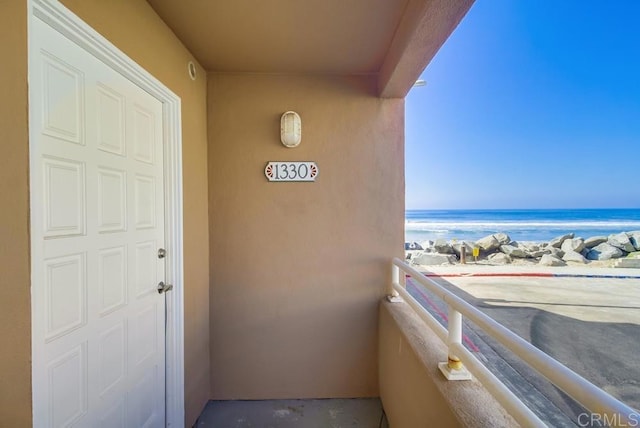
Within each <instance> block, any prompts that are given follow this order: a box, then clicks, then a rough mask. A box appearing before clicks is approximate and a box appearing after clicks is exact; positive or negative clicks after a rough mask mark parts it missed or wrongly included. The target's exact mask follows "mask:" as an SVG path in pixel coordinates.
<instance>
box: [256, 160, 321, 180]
mask: <svg viewBox="0 0 640 428" xmlns="http://www.w3.org/2000/svg"><path fill="white" fill-rule="evenodd" d="M264 175H265V176H266V177H267V179H268V180H269V181H316V177H317V176H318V165H316V163H315V162H269V163H268V164H267V166H266V167H265V168H264Z"/></svg>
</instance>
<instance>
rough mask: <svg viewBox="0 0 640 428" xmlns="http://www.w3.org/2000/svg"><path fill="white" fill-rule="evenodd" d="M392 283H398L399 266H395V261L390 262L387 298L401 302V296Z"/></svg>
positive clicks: (394, 301)
mask: <svg viewBox="0 0 640 428" xmlns="http://www.w3.org/2000/svg"><path fill="white" fill-rule="evenodd" d="M394 284H398V285H400V268H399V267H398V266H396V264H395V263H393V262H391V284H390V285H389V289H388V290H387V300H388V301H390V302H392V303H398V302H402V298H401V297H400V295H399V294H398V292H397V291H396V290H395V289H394V288H393V285H394Z"/></svg>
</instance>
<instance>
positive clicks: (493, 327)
mask: <svg viewBox="0 0 640 428" xmlns="http://www.w3.org/2000/svg"><path fill="white" fill-rule="evenodd" d="M401 272H402V273H404V275H403V278H402V281H401ZM407 276H408V277H411V278H412V279H413V280H414V281H416V282H418V283H419V284H421V285H423V286H424V287H425V288H427V289H428V290H429V291H431V292H432V293H433V294H434V295H436V296H438V297H439V298H440V299H442V300H443V301H444V302H445V303H446V304H447V307H448V311H449V323H448V329H447V328H445V327H443V326H442V325H441V324H440V323H439V322H438V321H437V320H436V319H435V318H434V317H433V316H432V315H431V314H430V313H429V312H428V311H427V310H426V309H425V308H424V307H423V306H422V305H421V304H420V303H419V302H418V301H417V300H416V299H415V298H413V296H411V295H410V294H409V293H408V292H407V290H406V277H407ZM398 296H399V297H402V299H403V300H404V301H405V302H406V303H407V304H408V305H409V306H411V307H412V308H413V310H414V311H415V312H416V313H417V315H418V316H419V317H420V318H421V319H422V320H424V321H425V323H426V324H427V325H428V326H429V327H430V328H431V329H432V330H433V331H434V332H435V334H436V335H437V336H438V337H439V338H440V339H441V340H442V341H443V342H445V343H446V344H447V346H448V353H449V356H448V357H449V358H448V361H447V362H446V363H441V364H439V366H440V369H441V371H443V373H444V374H445V376H447V378H449V379H451V380H455V379H456V378H465V377H466V375H467V374H468V373H469V372H470V373H471V374H473V375H474V376H475V377H476V379H478V381H479V382H480V383H482V385H483V386H484V387H485V388H486V389H487V390H488V391H489V393H491V394H492V395H493V396H494V397H495V399H496V400H497V401H498V402H499V403H500V404H501V405H502V406H503V407H504V408H505V410H506V411H507V412H509V413H510V414H511V416H513V418H514V419H515V420H516V421H517V422H518V423H520V424H521V425H522V426H546V425H545V423H544V422H543V421H542V420H541V419H540V418H539V417H538V416H537V415H536V414H535V413H534V412H533V411H531V409H529V408H528V407H527V406H526V405H525V404H524V403H523V402H522V401H520V399H519V398H518V397H516V396H515V395H514V394H513V392H511V390H509V389H508V388H507V387H506V386H505V385H504V384H503V383H502V382H501V381H500V380H499V379H498V378H497V377H496V376H495V375H494V374H493V373H491V372H490V371H489V369H487V367H485V366H484V364H482V363H481V362H480V360H478V359H477V358H476V357H475V355H474V354H473V353H472V352H470V351H469V350H468V349H467V348H465V347H464V346H463V345H462V340H461V339H462V316H465V317H466V318H467V319H468V320H470V321H472V322H473V323H474V324H475V325H476V326H478V327H479V328H481V329H482V330H483V331H484V332H485V333H486V334H487V335H489V336H491V337H492V338H493V339H495V340H497V341H498V342H499V343H501V344H502V345H503V346H505V347H506V348H507V349H509V350H510V351H512V352H513V353H514V354H515V355H517V356H518V357H519V358H521V359H522V360H523V361H524V362H525V363H527V364H528V365H529V366H530V367H531V368H533V369H534V370H535V371H536V372H538V373H540V374H541V375H543V376H544V377H546V378H547V379H548V380H549V381H550V382H551V383H552V384H554V385H555V386H556V387H558V388H559V389H561V390H562V391H564V392H565V393H566V394H567V395H569V396H571V397H572V398H573V399H574V400H576V401H577V402H579V403H580V404H581V405H582V406H583V407H584V408H585V409H587V410H588V411H589V412H591V413H592V414H594V415H599V416H601V420H604V421H615V425H620V426H636V425H637V424H638V422H640V413H638V411H637V410H635V409H633V408H631V407H630V406H628V405H626V404H625V403H623V402H621V401H619V400H617V399H616V398H614V397H613V396H611V395H609V394H608V393H606V392H605V391H603V390H602V389H600V388H598V387H597V386H595V385H594V384H592V383H591V382H589V381H588V380H586V379H585V378H583V377H582V376H580V375H578V374H577V373H575V372H574V371H572V370H570V369H569V368H567V367H566V366H565V365H563V364H561V363H560V362H558V361H557V360H555V359H553V358H552V357H550V356H549V355H547V354H545V353H544V352H542V351H540V350H539V349H538V348H536V347H534V346H533V345H531V344H530V343H529V342H527V341H525V340H524V339H522V338H521V337H519V336H517V335H516V334H514V333H512V332H511V331H510V330H508V329H507V328H506V327H504V326H503V325H501V324H499V323H498V322H496V321H495V320H494V319H492V318H491V317H489V316H487V315H486V314H484V313H482V312H481V311H479V310H478V309H476V308H475V307H473V306H472V305H470V304H469V303H467V302H465V301H464V300H462V299H461V298H460V297H458V296H456V295H455V294H453V293H451V292H450V291H448V290H446V289H445V288H443V287H442V286H440V285H439V284H438V283H436V282H435V281H433V280H432V279H430V278H428V277H426V276H425V275H423V274H421V273H420V272H418V271H417V270H415V269H414V268H412V267H411V266H409V265H408V264H406V263H405V262H403V261H402V260H400V259H397V258H394V259H393V267H392V280H391V287H390V289H389V299H390V300H391V301H394V299H397V298H398ZM467 370H468V372H467ZM633 424H635V425H633Z"/></svg>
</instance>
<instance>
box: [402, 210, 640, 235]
mask: <svg viewBox="0 0 640 428" xmlns="http://www.w3.org/2000/svg"><path fill="white" fill-rule="evenodd" d="M632 230H640V208H639V209H533V210H522V209H518V210H407V211H406V213H405V241H407V242H413V241H417V242H421V241H426V240H435V239H446V240H451V239H457V240H459V241H461V240H467V241H476V240H478V239H479V238H482V237H484V236H487V235H490V234H492V233H497V232H504V233H506V234H507V235H509V236H510V237H511V239H512V240H514V241H534V242H545V241H548V240H550V239H552V238H554V237H556V236H559V235H563V234H565V233H569V232H573V233H575V235H576V237H578V236H579V237H582V238H588V237H590V236H598V235H609V234H612V233H618V232H628V231H632Z"/></svg>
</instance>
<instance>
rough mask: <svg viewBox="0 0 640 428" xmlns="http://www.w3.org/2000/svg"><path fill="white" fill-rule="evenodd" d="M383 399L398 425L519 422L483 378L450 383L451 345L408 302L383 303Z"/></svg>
mask: <svg viewBox="0 0 640 428" xmlns="http://www.w3.org/2000/svg"><path fill="white" fill-rule="evenodd" d="M379 322H380V327H379V328H380V330H379V332H380V339H379V348H380V362H379V371H380V398H381V399H382V405H383V406H384V410H385V412H386V414H387V419H388V420H389V425H390V426H392V427H412V428H413V427H415V428H419V427H424V428H429V427H433V426H438V427H458V426H463V427H468V428H485V427H495V428H499V427H500V428H510V427H516V426H519V425H518V423H517V422H516V421H515V420H514V419H513V418H512V417H511V416H510V415H509V414H507V412H506V411H505V410H504V408H503V407H502V406H501V405H500V404H499V403H498V402H497V401H496V400H495V398H493V396H492V395H491V394H490V393H489V391H487V390H486V389H485V388H484V387H483V386H482V384H480V382H478V381H477V380H475V379H474V380H468V381H448V380H446V379H445V377H444V376H443V375H442V373H441V372H440V370H439V369H438V363H440V362H443V361H447V347H446V345H445V344H444V342H443V341H442V340H440V338H439V337H438V336H436V334H435V333H434V332H433V330H431V329H430V328H429V327H428V326H427V325H426V324H425V322H424V321H423V320H422V319H421V318H420V317H418V315H417V314H416V313H415V311H414V310H413V309H412V308H411V307H410V306H409V305H408V304H406V303H389V302H387V301H386V299H385V300H384V301H383V302H382V303H381V304H380V319H379Z"/></svg>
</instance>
